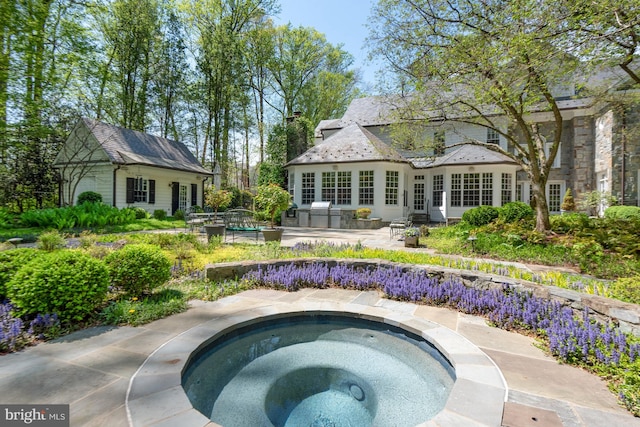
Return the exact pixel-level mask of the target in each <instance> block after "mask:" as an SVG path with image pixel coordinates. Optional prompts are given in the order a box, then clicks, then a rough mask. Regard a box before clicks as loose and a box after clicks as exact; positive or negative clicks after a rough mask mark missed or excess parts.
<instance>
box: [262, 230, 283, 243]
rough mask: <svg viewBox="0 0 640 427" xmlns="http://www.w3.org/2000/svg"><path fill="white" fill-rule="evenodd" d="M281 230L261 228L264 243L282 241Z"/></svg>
mask: <svg viewBox="0 0 640 427" xmlns="http://www.w3.org/2000/svg"><path fill="white" fill-rule="evenodd" d="M283 231H284V229H282V228H263V229H262V235H263V236H264V241H265V242H279V241H281V240H282V232H283Z"/></svg>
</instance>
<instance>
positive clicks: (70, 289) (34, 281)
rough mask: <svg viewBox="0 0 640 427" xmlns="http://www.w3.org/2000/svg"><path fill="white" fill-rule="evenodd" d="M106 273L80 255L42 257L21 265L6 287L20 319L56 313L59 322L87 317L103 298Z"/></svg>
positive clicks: (62, 253)
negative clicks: (25, 316)
mask: <svg viewBox="0 0 640 427" xmlns="http://www.w3.org/2000/svg"><path fill="white" fill-rule="evenodd" d="M108 286H109V271H108V270H107V267H106V266H105V265H104V263H103V262H102V261H100V260H97V259H94V258H91V257H90V256H89V255H87V254H85V253H82V252H80V251H72V250H65V251H57V252H51V253H45V254H42V255H40V256H39V257H37V258H36V259H34V260H31V261H29V262H28V263H26V264H24V265H23V266H22V267H21V268H20V269H19V270H18V271H17V272H16V274H15V275H14V276H13V277H12V278H11V280H10V281H9V283H7V296H8V297H9V299H10V300H11V302H12V303H13V304H14V305H15V306H16V307H17V308H18V311H19V313H20V314H21V315H34V314H38V313H51V314H53V313H56V314H57V315H58V317H59V319H60V321H61V322H72V321H79V320H83V319H85V318H87V317H88V316H89V315H91V314H92V313H93V312H94V311H95V309H96V308H97V307H99V306H100V305H101V304H102V303H103V302H104V300H105V298H106V296H107V288H108Z"/></svg>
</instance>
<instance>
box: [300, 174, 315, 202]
mask: <svg viewBox="0 0 640 427" xmlns="http://www.w3.org/2000/svg"><path fill="white" fill-rule="evenodd" d="M315 181H316V174H315V173H313V172H307V173H303V174H302V200H301V201H302V204H303V205H310V204H311V203H312V202H313V201H314V200H315V198H316V189H315Z"/></svg>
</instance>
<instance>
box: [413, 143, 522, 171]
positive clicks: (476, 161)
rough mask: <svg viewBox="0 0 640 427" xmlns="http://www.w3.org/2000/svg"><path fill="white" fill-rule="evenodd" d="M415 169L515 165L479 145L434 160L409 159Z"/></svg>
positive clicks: (504, 157) (502, 156)
mask: <svg viewBox="0 0 640 427" xmlns="http://www.w3.org/2000/svg"><path fill="white" fill-rule="evenodd" d="M411 160H412V163H413V165H414V166H415V167H417V168H434V167H438V166H458V165H486V164H505V163H507V164H517V163H516V162H515V161H514V160H512V159H511V158H509V157H507V156H505V155H504V154H502V153H498V152H496V151H492V150H489V149H488V148H485V147H483V146H480V145H462V146H461V147H460V148H458V149H457V150H455V151H452V152H450V153H447V154H445V155H444V156H441V157H436V158H435V159H433V160H431V159H411Z"/></svg>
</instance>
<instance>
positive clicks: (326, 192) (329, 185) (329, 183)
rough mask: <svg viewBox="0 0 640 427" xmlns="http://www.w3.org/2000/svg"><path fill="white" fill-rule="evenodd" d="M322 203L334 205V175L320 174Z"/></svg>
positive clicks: (332, 173)
mask: <svg viewBox="0 0 640 427" xmlns="http://www.w3.org/2000/svg"><path fill="white" fill-rule="evenodd" d="M322 201H323V202H331V204H334V205H335V204H336V173H335V172H322Z"/></svg>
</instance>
